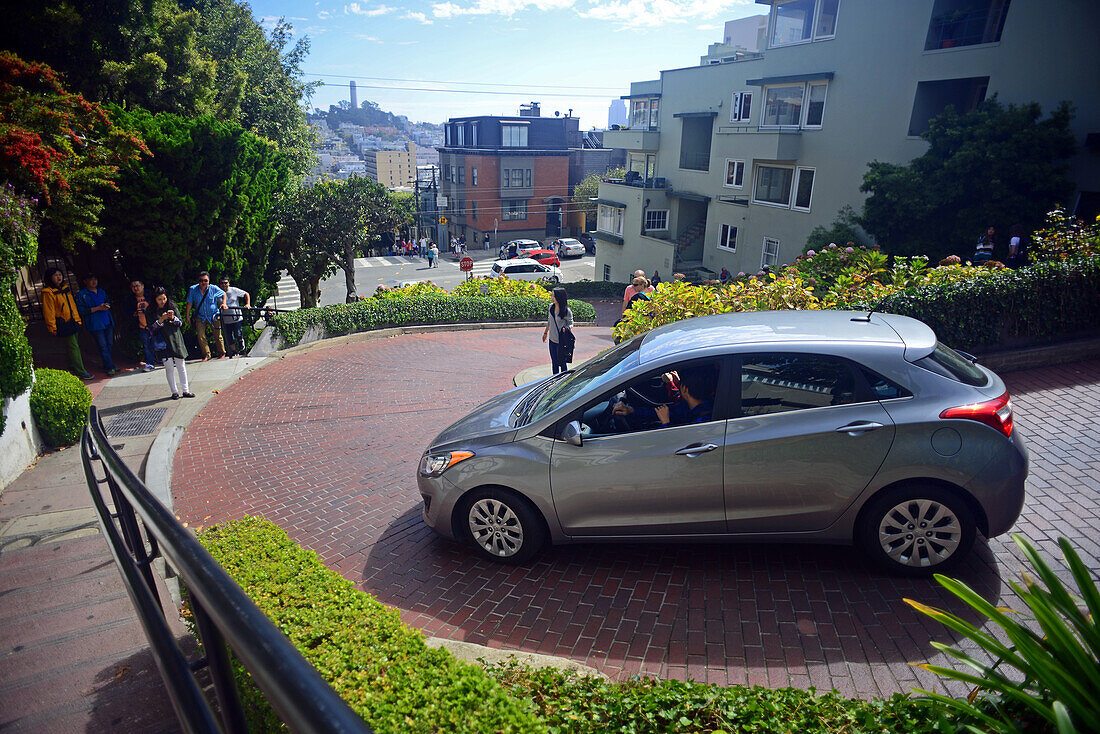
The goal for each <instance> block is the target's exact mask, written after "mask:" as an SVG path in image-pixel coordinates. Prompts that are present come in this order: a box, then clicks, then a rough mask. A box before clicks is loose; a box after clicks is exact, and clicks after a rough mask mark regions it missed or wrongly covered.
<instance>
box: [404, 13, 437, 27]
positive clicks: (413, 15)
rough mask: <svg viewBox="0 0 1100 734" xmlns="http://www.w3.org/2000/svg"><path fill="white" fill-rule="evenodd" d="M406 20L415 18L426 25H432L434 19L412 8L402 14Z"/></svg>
mask: <svg viewBox="0 0 1100 734" xmlns="http://www.w3.org/2000/svg"><path fill="white" fill-rule="evenodd" d="M401 17H402V18H404V19H405V20H415V21H416V22H417V23H423V24H424V25H431V24H432V22H433V21H431V20H429V19H428V16H427V15H425V14H424V13H421V12H420V11H419V10H410V11H409V12H407V13H405V14H404V15H402V16H401Z"/></svg>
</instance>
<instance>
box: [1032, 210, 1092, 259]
mask: <svg viewBox="0 0 1100 734" xmlns="http://www.w3.org/2000/svg"><path fill="white" fill-rule="evenodd" d="M1030 254H1031V259H1032V260H1033V261H1035V260H1057V261H1060V262H1064V261H1066V260H1073V259H1077V258H1083V257H1096V256H1097V255H1100V217H1097V218H1096V220H1095V221H1094V222H1092V223H1091V224H1089V223H1088V222H1084V221H1082V220H1080V219H1077V218H1076V217H1074V216H1073V215H1071V214H1066V212H1065V210H1063V209H1062V208H1061V207H1059V208H1057V209H1055V210H1054V211H1052V212H1050V213H1048V214H1047V221H1046V226H1045V227H1043V228H1042V229H1040V230H1038V231H1037V232H1035V234H1034V235H1033V236H1032V242H1031V246H1030Z"/></svg>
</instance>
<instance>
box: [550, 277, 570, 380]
mask: <svg viewBox="0 0 1100 734" xmlns="http://www.w3.org/2000/svg"><path fill="white" fill-rule="evenodd" d="M551 295H553V297H554V299H553V300H552V301H551V302H550V311H549V313H548V314H547V318H546V328H545V329H543V330H542V340H543V341H544V342H545V341H546V340H547V338H549V340H550V366H551V368H552V369H553V370H554V374H555V375H556V374H557V373H559V372H565V371H566V370H567V369H568V367H566V365H567V364H568V363H569V362H572V361H573V347H574V345H575V344H576V341H577V340H576V337H575V336H573V312H572V311H571V310H570V308H569V299H568V298H566V295H565V289H564V288H555V289H554V290H553V292H552V294H551Z"/></svg>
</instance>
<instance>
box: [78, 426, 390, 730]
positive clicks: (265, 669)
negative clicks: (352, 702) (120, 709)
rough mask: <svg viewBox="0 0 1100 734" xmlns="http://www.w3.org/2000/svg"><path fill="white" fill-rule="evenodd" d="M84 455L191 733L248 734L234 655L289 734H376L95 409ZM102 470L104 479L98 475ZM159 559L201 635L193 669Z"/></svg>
mask: <svg viewBox="0 0 1100 734" xmlns="http://www.w3.org/2000/svg"><path fill="white" fill-rule="evenodd" d="M80 448H81V459H82V461H83V464H84V477H85V479H86V480H87V482H88V489H89V491H90V492H91V495H92V504H93V505H94V507H95V511H96V514H97V515H98V517H99V521H100V525H101V526H102V527H103V534H104V537H105V538H106V539H107V543H108V545H109V546H110V548H111V554H112V555H113V556H114V558H115V563H116V565H117V566H118V569H119V572H120V573H121V574H122V580H123V583H124V584H125V586H126V591H127V593H128V594H129V595H130V601H131V602H133V605H134V608H135V610H136V611H137V613H138V618H139V619H140V621H141V625H142V627H143V628H144V629H145V635H146V637H147V638H148V639H149V646H150V650H151V652H152V655H153V658H154V659H155V660H156V663H157V667H158V668H159V669H160V673H161V676H162V677H163V678H164V683H165V687H166V688H167V689H168V695H169V697H170V698H171V701H172V706H173V708H174V709H175V712H176V716H177V717H178V718H179V721H180V724H181V725H182V727H183V729H184V730H185V731H188V732H232V733H234V734H235V733H236V732H242V733H243V732H246V731H247V726H246V724H245V719H244V712H243V710H242V708H241V702H240V698H239V696H238V693H237V688H236V685H235V684H234V682H233V671H232V669H231V667H230V663H229V655H228V652H227V649H226V646H227V645H228V647H229V648H231V649H232V650H233V653H234V654H235V655H236V657H237V659H238V660H240V661H241V663H242V664H243V665H244V667H245V668H247V669H248V672H249V673H250V674H251V675H252V679H253V680H254V681H255V682H256V685H257V686H258V687H259V688H260V690H261V691H263V693H264V695H265V696H266V698H267V701H268V702H269V703H270V704H271V707H272V708H273V709H274V710H275V712H276V713H277V714H278V715H279V717H280V718H282V720H283V722H285V723H286V725H287V726H288V727H290V729H291V730H292V731H296V732H363V733H364V734H370V731H371V730H370V728H369V727H368V726H367V724H366V723H365V722H364V721H363V720H362V719H361V718H360V717H359V716H358V715H357V714H356V713H355V712H354V711H352V710H351V709H350V708H349V707H348V705H347V704H346V703H344V701H343V700H342V699H341V698H340V697H339V696H338V695H337V694H336V692H335V691H334V690H333V689H332V688H331V687H330V686H329V685H328V683H326V682H325V680H324V679H323V678H321V676H320V674H319V673H318V672H317V670H316V669H315V668H313V666H311V665H310V664H309V663H308V662H306V660H305V658H303V657H302V655H301V654H300V653H299V652H298V650H297V649H296V648H295V647H294V646H293V645H292V644H291V643H290V641H289V640H287V638H286V637H284V636H283V634H282V633H281V632H279V630H278V629H276V628H275V626H274V625H273V624H272V623H271V621H270V620H268V618H267V617H266V616H264V614H263V612H261V611H260V610H259V609H258V608H257V607H256V605H255V604H254V603H253V602H252V600H251V599H249V598H248V596H247V595H246V594H245V593H244V591H243V590H242V589H241V587H240V586H238V585H237V584H236V582H234V581H233V579H231V578H230V577H229V575H228V574H227V573H226V572H225V570H224V569H223V568H222V567H221V566H219V565H218V564H217V562H216V561H214V559H213V558H212V557H211V556H210V554H209V553H208V552H207V551H206V549H205V548H203V547H202V545H200V544H199V542H198V541H197V540H196V539H195V538H194V536H192V535H191V534H190V532H188V531H187V530H186V529H185V528H184V527H183V526H182V525H180V523H179V522H178V521H177V520H176V519H175V517H174V516H173V515H172V513H171V512H169V511H168V510H167V508H165V507H164V505H162V504H161V503H160V502H159V501H158V500H157V499H156V498H154V497H153V495H152V494H151V493H150V492H149V490H148V489H146V487H145V485H144V484H142V482H141V480H139V479H138V478H137V477H136V476H135V475H134V473H133V472H132V471H130V469H129V467H127V466H126V465H125V464H124V463H123V462H122V460H121V459H120V458H119V456H118V454H116V453H115V451H114V449H112V448H111V445H110V443H109V442H108V439H107V434H106V432H105V431H104V429H103V422H102V420H101V419H100V417H99V412H98V411H97V410H96V408H95V407H94V406H93V407H92V409H91V410H90V411H89V414H88V423H87V425H86V426H85V427H84V432H83V436H82V437H81V443H80ZM97 464H98V465H99V472H100V473H101V474H102V475H103V476H102V478H100V477H99V476H98V475H97V472H96V465H97ZM103 485H106V486H107V490H108V491H109V492H110V500H111V502H112V503H113V504H114V507H115V511H114V513H111V511H110V509H109V508H108V506H107V501H106V499H105V497H104V492H103ZM158 556H163V557H164V558H165V560H166V561H167V562H168V563H169V564H170V565H171V566H172V567H173V569H174V570H175V571H176V573H177V574H178V575H179V577H180V579H181V580H182V581H183V583H184V584H185V585H186V587H187V592H188V599H189V603H190V606H191V611H192V613H193V614H194V619H195V627H196V628H197V629H196V632H197V634H198V637H199V640H200V642H201V643H202V649H203V650H204V651H205V656H204V657H201V658H199V659H197V660H193V661H189V660H188V659H187V657H186V655H185V654H184V652H183V650H182V649H181V647H180V645H179V643H178V641H177V640H176V638H175V637H174V635H173V634H172V632H171V630H170V629H169V627H168V624H167V622H166V621H165V617H164V610H163V606H162V605H161V601H160V595H159V593H158V591H157V587H156V583H155V579H154V577H153V569H152V562H153V560H154V559H155V558H157V557H158ZM204 668H205V669H208V670H209V675H210V682H211V683H212V684H213V689H214V698H215V699H216V707H215V702H212V701H210V700H208V699H207V698H206V696H205V695H204V694H203V691H202V686H201V685H200V684H199V682H198V681H197V680H196V678H195V673H196V672H198V671H200V670H202V669H204Z"/></svg>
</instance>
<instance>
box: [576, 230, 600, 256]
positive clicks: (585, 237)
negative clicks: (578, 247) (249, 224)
mask: <svg viewBox="0 0 1100 734" xmlns="http://www.w3.org/2000/svg"><path fill="white" fill-rule="evenodd" d="M577 239H578V240H580V243H581V244H582V245H584V249H585V252H587V253H588V254H589V255H595V254H596V233H595V232H582V233H581V234H579V235H577Z"/></svg>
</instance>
